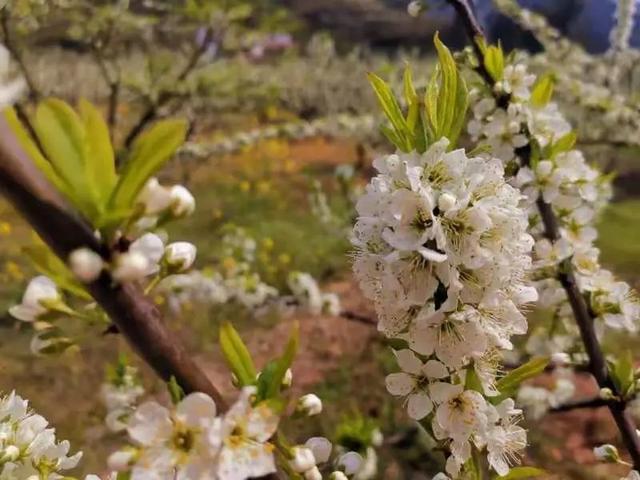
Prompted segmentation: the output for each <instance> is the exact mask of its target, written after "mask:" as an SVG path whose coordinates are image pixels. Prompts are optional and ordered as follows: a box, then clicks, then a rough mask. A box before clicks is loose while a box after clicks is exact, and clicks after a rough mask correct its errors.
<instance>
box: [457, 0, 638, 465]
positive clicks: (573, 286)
mask: <svg viewBox="0 0 640 480" xmlns="http://www.w3.org/2000/svg"><path fill="white" fill-rule="evenodd" d="M448 2H449V3H450V4H451V5H452V6H453V7H454V8H455V9H456V12H458V14H459V15H460V17H461V19H462V20H463V22H464V24H465V28H466V30H467V34H468V35H469V36H470V37H471V41H472V42H473V43H474V44H475V46H474V49H475V51H476V54H478V55H479V57H478V63H479V64H480V65H483V64H484V62H483V56H482V51H481V49H480V47H479V45H478V38H477V37H478V36H479V35H480V36H481V38H484V37H483V36H482V29H481V28H480V26H479V24H478V21H477V19H476V17H475V14H474V13H473V10H472V8H471V5H470V0H448ZM483 78H484V79H485V81H488V87H489V88H490V89H491V91H492V92H493V91H494V89H493V87H494V82H493V80H488V79H487V78H486V77H485V76H484V75H483ZM489 78H491V77H490V76H489ZM496 100H497V101H498V100H500V99H499V98H496ZM498 105H500V106H501V107H503V108H504V107H505V106H504V105H502V104H501V103H500V102H498ZM507 106H508V105H507ZM525 133H526V134H527V135H528V137H529V140H531V136H530V133H529V132H525ZM516 154H517V155H518V157H519V158H520V160H521V162H522V165H529V164H530V161H531V147H530V143H529V145H527V146H525V147H523V148H520V149H518V150H516ZM536 205H537V207H538V210H539V212H540V216H541V218H542V223H543V225H544V230H545V236H546V237H547V238H548V239H549V240H551V241H552V242H553V241H556V240H558V239H559V238H560V230H559V228H558V219H557V217H556V215H555V213H554V211H553V208H552V206H551V205H550V204H549V203H547V202H545V201H544V199H543V198H542V197H541V196H540V197H538V199H537V201H536ZM560 267H561V268H560V273H559V275H558V280H559V281H560V283H561V284H562V287H563V288H564V290H565V292H566V294H567V298H568V300H569V303H570V305H571V309H572V311H573V315H574V317H575V320H576V323H577V325H578V328H579V330H580V336H581V338H582V343H583V344H584V348H585V351H586V353H587V355H588V357H589V371H590V372H591V374H592V375H593V376H594V378H595V379H596V381H597V382H598V385H599V386H600V388H609V389H611V391H612V392H613V394H614V395H615V396H616V397H620V398H621V395H620V392H618V389H617V388H616V386H615V384H614V383H613V381H612V380H611V377H610V375H609V369H608V367H607V363H606V360H605V357H604V354H603V352H602V349H601V348H600V343H599V342H598V338H597V336H596V332H595V328H594V317H593V315H592V313H591V311H590V310H589V307H588V305H587V303H586V301H585V298H584V296H583V295H582V293H581V292H580V289H579V288H578V285H577V281H576V277H575V273H574V271H573V266H572V264H571V262H570V261H565V262H564V263H563V264H562V265H561V266H560ZM607 406H608V407H609V410H610V412H611V415H612V416H613V419H614V420H615V422H616V425H617V426H618V430H619V431H620V435H621V437H622V441H623V443H624V445H625V447H626V448H627V450H628V452H629V455H630V456H631V458H632V460H633V464H634V468H635V469H636V470H640V437H639V436H638V434H637V433H636V426H635V424H634V422H633V420H632V418H631V416H630V415H629V414H628V412H626V402H625V401H624V400H622V401H620V402H615V403H608V404H607Z"/></svg>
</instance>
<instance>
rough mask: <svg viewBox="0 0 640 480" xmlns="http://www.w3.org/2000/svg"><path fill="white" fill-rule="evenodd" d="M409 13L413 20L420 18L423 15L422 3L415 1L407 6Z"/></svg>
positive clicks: (418, 0)
mask: <svg viewBox="0 0 640 480" xmlns="http://www.w3.org/2000/svg"><path fill="white" fill-rule="evenodd" d="M407 13H408V14H409V15H410V16H412V17H413V18H416V17H418V15H420V13H422V2H421V1H420V0H414V1H412V2H411V3H409V5H408V6H407Z"/></svg>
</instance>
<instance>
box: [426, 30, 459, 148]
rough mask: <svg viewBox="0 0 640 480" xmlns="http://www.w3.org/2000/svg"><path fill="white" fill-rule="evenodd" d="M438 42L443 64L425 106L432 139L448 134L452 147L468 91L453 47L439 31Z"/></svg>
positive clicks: (439, 54) (436, 74) (433, 78)
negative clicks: (456, 61) (440, 35)
mask: <svg viewBox="0 0 640 480" xmlns="http://www.w3.org/2000/svg"><path fill="white" fill-rule="evenodd" d="M434 44H435V46H436V50H437V52H438V60H439V64H438V68H437V69H436V71H435V73H434V74H433V76H432V77H431V80H430V81H429V84H428V85H427V90H426V93H425V108H426V111H427V118H428V119H429V123H430V124H429V126H428V131H429V133H430V135H429V136H430V139H431V140H432V141H437V140H439V139H440V138H442V137H447V138H448V139H449V140H450V148H454V147H455V144H456V141H457V138H458V136H459V135H460V132H461V130H462V127H463V125H464V121H465V116H466V112H467V107H468V91H467V86H466V84H465V82H464V80H463V79H462V77H460V75H459V72H458V67H457V66H456V63H455V60H454V58H453V55H452V54H451V51H450V50H449V49H448V48H447V47H446V46H445V45H444V44H443V43H442V42H441V41H440V38H439V36H438V34H437V33H436V35H435V38H434Z"/></svg>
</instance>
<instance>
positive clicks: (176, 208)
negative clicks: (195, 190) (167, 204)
mask: <svg viewBox="0 0 640 480" xmlns="http://www.w3.org/2000/svg"><path fill="white" fill-rule="evenodd" d="M195 209H196V200H195V198H193V195H191V192H190V191H189V190H187V189H186V188H185V187H183V186H182V185H174V186H173V187H172V188H171V213H172V214H173V215H174V216H175V217H186V216H187V215H191V214H192V213H193V212H194V210H195Z"/></svg>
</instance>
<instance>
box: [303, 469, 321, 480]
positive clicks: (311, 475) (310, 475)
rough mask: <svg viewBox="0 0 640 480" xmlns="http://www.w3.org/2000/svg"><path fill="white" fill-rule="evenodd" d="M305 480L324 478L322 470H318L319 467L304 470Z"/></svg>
mask: <svg viewBox="0 0 640 480" xmlns="http://www.w3.org/2000/svg"><path fill="white" fill-rule="evenodd" d="M304 480H322V474H321V473H320V470H318V467H313V468H311V469H310V470H307V471H306V472H304Z"/></svg>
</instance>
